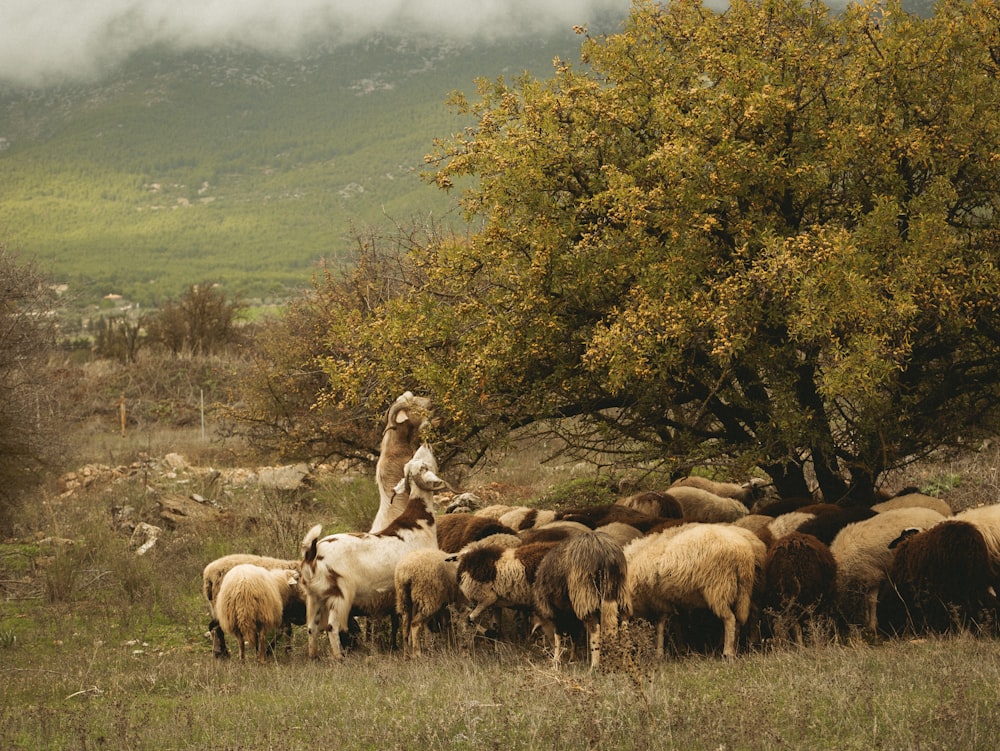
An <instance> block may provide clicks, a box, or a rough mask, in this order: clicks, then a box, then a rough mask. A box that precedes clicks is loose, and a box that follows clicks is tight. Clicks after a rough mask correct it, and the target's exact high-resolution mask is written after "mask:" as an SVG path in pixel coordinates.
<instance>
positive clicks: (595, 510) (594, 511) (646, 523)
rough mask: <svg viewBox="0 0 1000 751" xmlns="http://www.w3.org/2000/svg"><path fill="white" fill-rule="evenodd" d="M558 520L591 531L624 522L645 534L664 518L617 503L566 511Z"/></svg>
mask: <svg viewBox="0 0 1000 751" xmlns="http://www.w3.org/2000/svg"><path fill="white" fill-rule="evenodd" d="M559 519H560V520H561V521H572V522H579V523H580V524H583V525H585V526H587V527H590V528H591V529H597V528H598V527H602V526H604V525H605V524H611V523H613V522H624V523H625V524H631V525H632V526H633V527H635V528H636V529H638V530H640V531H642V532H646V531H648V530H649V529H651V528H652V527H654V526H656V525H657V524H659V523H660V522H662V521H663V520H664V517H661V516H650V515H648V514H644V513H643V512H641V511H636V510H635V509H632V508H629V507H627V506H622V505H620V504H618V503H609V504H603V505H597V506H584V507H582V508H575V509H567V510H565V511H562V512H560V513H559Z"/></svg>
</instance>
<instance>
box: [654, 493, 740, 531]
mask: <svg viewBox="0 0 1000 751" xmlns="http://www.w3.org/2000/svg"><path fill="white" fill-rule="evenodd" d="M667 492H668V493H669V494H670V496H671V497H672V498H673V499H674V500H676V501H677V502H678V503H679V504H680V506H681V511H682V512H683V517H682V518H684V519H687V520H688V521H692V522H706V523H707V522H734V521H736V520H737V519H740V518H742V517H744V516H746V515H747V507H746V506H744V505H743V503H742V502H740V501H737V500H736V499H735V498H725V497H723V496H721V495H716V494H715V493H712V492H710V491H708V490H704V489H702V488H696V487H693V486H687V485H672V486H671V487H670V490H668V491H667Z"/></svg>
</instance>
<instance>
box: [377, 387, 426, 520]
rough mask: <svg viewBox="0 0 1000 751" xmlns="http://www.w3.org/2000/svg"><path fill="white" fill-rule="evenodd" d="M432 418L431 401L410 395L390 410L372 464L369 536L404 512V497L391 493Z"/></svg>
mask: <svg viewBox="0 0 1000 751" xmlns="http://www.w3.org/2000/svg"><path fill="white" fill-rule="evenodd" d="M431 415H432V412H431V400H430V399H428V398H427V397H423V396H414V395H413V392H411V391H407V392H406V393H404V394H401V395H400V396H399V397H397V399H396V401H395V402H393V403H392V406H391V407H389V411H388V413H387V414H386V421H385V428H384V429H383V431H382V445H381V448H380V449H379V455H378V461H377V462H376V464H375V484H376V485H378V495H379V506H378V512H377V513H376V514H375V519H374V521H373V522H372V526H371V529H370V530H369V531H370V532H380V531H382V530H383V529H385V528H386V527H387V526H389V524H390V522H392V520H393V519H395V518H396V517H397V516H399V515H400V514H402V513H403V511H404V510H405V509H406V501H407V497H406V495H405V494H403V493H398V494H397V493H395V492H394V489H395V487H396V484H397V483H398V482H399V481H400V480H401V479H402V478H403V468H404V467H405V466H406V463H407V462H408V461H409V460H410V459H411V458H412V457H413V454H414V453H415V451H416V449H417V446H418V445H419V443H420V433H421V431H422V430H424V429H425V428H427V427H428V426H429V425H430V423H431Z"/></svg>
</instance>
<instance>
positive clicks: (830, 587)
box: [760, 532, 837, 646]
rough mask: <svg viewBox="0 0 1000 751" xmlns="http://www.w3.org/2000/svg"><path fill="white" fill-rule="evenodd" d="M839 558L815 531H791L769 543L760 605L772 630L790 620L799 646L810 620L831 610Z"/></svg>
mask: <svg viewBox="0 0 1000 751" xmlns="http://www.w3.org/2000/svg"><path fill="white" fill-rule="evenodd" d="M836 585H837V561H836V559H835V558H834V557H833V554H832V553H831V552H830V548H829V547H828V546H827V545H824V544H823V543H822V542H820V541H819V540H817V539H816V538H815V537H813V536H812V535H804V534H802V533H801V532H791V533H789V534H786V535H784V536H782V537H778V538H774V539H773V540H772V541H771V542H769V543H768V548H767V556H766V558H765V559H764V572H763V580H762V584H761V588H760V589H761V593H760V606H761V610H763V611H764V613H765V615H767V616H768V617H769V620H770V622H771V633H776V632H777V630H778V629H777V627H778V626H779V625H782V624H784V623H785V622H789V621H790V626H791V630H792V632H793V633H794V635H795V640H796V642H797V643H798V644H799V646H802V645H803V634H802V629H803V626H804V625H805V623H806V622H807V620H809V619H815V618H816V617H818V616H822V615H826V614H828V611H830V609H831V608H832V606H833V603H834V602H835V597H836Z"/></svg>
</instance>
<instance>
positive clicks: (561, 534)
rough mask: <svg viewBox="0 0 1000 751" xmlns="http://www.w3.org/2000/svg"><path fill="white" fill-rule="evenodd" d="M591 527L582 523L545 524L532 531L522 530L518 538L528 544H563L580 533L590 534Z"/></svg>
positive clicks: (560, 522)
mask: <svg viewBox="0 0 1000 751" xmlns="http://www.w3.org/2000/svg"><path fill="white" fill-rule="evenodd" d="M589 531H590V527H588V526H587V525H585V524H580V522H571V521H565V520H560V521H554V522H549V523H548V524H543V525H542V526H540V527H532V528H531V529H522V530H521V531H520V532H518V533H517V536H518V537H519V538H521V542H522V543H526V542H562V541H563V540H565V539H566V538H567V537H570V536H571V535H576V534H579V533H580V532H589Z"/></svg>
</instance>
